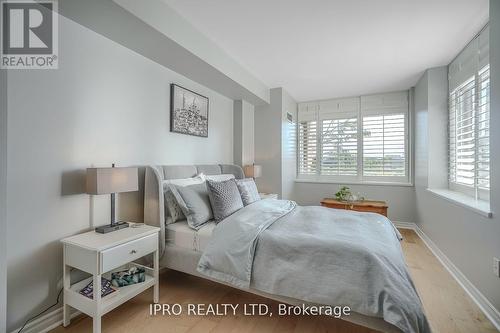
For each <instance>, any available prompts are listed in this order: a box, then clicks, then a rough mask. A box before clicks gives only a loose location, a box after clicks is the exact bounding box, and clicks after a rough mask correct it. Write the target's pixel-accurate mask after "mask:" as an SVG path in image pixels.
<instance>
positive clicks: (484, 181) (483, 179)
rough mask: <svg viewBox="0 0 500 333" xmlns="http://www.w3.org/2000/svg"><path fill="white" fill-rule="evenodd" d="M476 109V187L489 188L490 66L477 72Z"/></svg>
mask: <svg viewBox="0 0 500 333" xmlns="http://www.w3.org/2000/svg"><path fill="white" fill-rule="evenodd" d="M478 89H479V91H478V107H477V120H476V123H477V186H478V187H479V188H482V189H486V190H489V188H490V66H489V65H488V66H486V67H485V68H483V70H481V71H480V72H479V82H478Z"/></svg>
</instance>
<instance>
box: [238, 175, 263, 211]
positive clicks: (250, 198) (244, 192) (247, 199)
mask: <svg viewBox="0 0 500 333" xmlns="http://www.w3.org/2000/svg"><path fill="white" fill-rule="evenodd" d="M236 185H237V186H238V190H239V191H240V194H241V200H243V204H244V205H245V206H248V205H250V204H251V203H253V202H255V201H259V200H260V195H259V191H258V190H257V185H255V181H254V180H253V179H252V178H245V179H236Z"/></svg>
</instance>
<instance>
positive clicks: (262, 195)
mask: <svg viewBox="0 0 500 333" xmlns="http://www.w3.org/2000/svg"><path fill="white" fill-rule="evenodd" d="M259 195H260V198H261V199H278V195H277V194H276V193H259Z"/></svg>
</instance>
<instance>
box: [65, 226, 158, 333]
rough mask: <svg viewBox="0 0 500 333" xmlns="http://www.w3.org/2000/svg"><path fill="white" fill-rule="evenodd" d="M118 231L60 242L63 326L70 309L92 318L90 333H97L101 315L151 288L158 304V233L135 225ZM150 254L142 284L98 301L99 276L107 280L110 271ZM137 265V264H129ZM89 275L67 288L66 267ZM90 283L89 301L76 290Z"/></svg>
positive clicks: (68, 316) (153, 229) (75, 237)
mask: <svg viewBox="0 0 500 333" xmlns="http://www.w3.org/2000/svg"><path fill="white" fill-rule="evenodd" d="M133 225H134V224H131V227H129V228H125V229H121V230H118V231H114V232H110V233H107V234H99V233H96V232H95V231H90V232H86V233H83V234H79V235H76V236H72V237H68V238H65V239H63V240H62V241H61V242H62V243H63V248H64V264H63V282H64V307H63V309H64V322H63V325H64V327H66V326H68V325H69V323H70V308H69V307H73V308H75V309H77V310H80V311H81V312H83V313H85V314H87V315H89V316H91V317H92V319H93V327H94V330H93V332H94V333H100V332H101V316H103V315H104V314H106V313H108V312H109V311H111V310H113V309H114V308H116V307H117V306H119V305H120V304H122V303H124V302H126V301H128V300H129V299H131V298H132V297H134V296H136V295H138V294H140V293H141V292H143V291H144V290H146V289H148V288H150V287H154V293H153V302H155V303H158V299H159V284H158V261H159V257H158V256H159V253H158V232H159V231H160V228H156V227H152V226H148V225H143V224H137V227H132V226H133ZM151 253H153V261H154V262H153V268H149V267H146V266H141V267H143V268H145V270H146V281H144V282H142V283H137V284H133V285H130V286H126V287H121V288H118V291H116V292H114V293H112V294H110V295H108V296H106V297H104V298H101V293H100V292H97V293H96V290H99V291H100V290H101V277H102V276H104V277H106V278H108V279H111V277H110V276H111V271H113V270H116V269H117V268H124V267H125V266H127V265H130V264H131V263H132V262H133V261H134V260H137V259H139V258H141V257H143V256H145V255H148V254H151ZM133 265H135V266H140V265H139V264H135V263H134V264H133ZM71 267H74V268H76V269H79V270H81V271H84V272H87V273H90V274H92V277H89V278H88V279H85V280H83V281H80V282H78V283H75V284H73V285H71V282H70V274H69V272H70V268H71ZM90 281H93V287H94V288H93V289H94V295H93V299H90V298H88V297H85V296H83V295H81V294H80V293H79V291H80V290H81V289H82V288H83V287H85V286H86V285H87V284H88V283H89V282H90Z"/></svg>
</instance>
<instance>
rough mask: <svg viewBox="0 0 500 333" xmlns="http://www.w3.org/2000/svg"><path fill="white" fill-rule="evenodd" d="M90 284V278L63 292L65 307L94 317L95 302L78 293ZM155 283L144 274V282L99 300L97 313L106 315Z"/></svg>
mask: <svg viewBox="0 0 500 333" xmlns="http://www.w3.org/2000/svg"><path fill="white" fill-rule="evenodd" d="M90 282H92V277H89V278H88V279H85V280H82V281H80V282H78V283H75V284H73V285H72V286H71V287H70V289H69V290H65V291H64V299H65V300H66V304H67V305H69V306H71V307H73V308H75V309H77V310H79V311H81V312H83V313H85V314H86V315H89V316H94V315H96V314H97V307H96V305H95V302H94V301H93V300H92V299H90V298H88V297H86V296H83V295H82V294H80V293H79V291H80V290H82V289H83V288H84V287H85V286H86V285H87V284H89V283H90ZM155 283H156V281H155V278H154V277H153V276H151V275H148V274H146V279H145V281H144V282H140V283H136V284H133V285H130V286H125V287H120V288H116V289H117V291H115V292H114V293H112V294H110V295H108V296H105V297H103V298H102V299H101V305H100V306H101V309H100V311H99V313H100V314H101V315H104V314H106V313H108V312H109V311H111V310H113V309H114V308H116V307H117V306H119V305H121V304H123V303H125V302H126V301H128V300H129V299H131V298H133V297H135V296H137V295H139V294H140V293H142V292H143V291H145V290H147V289H148V288H151V287H152V286H154V285H155Z"/></svg>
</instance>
